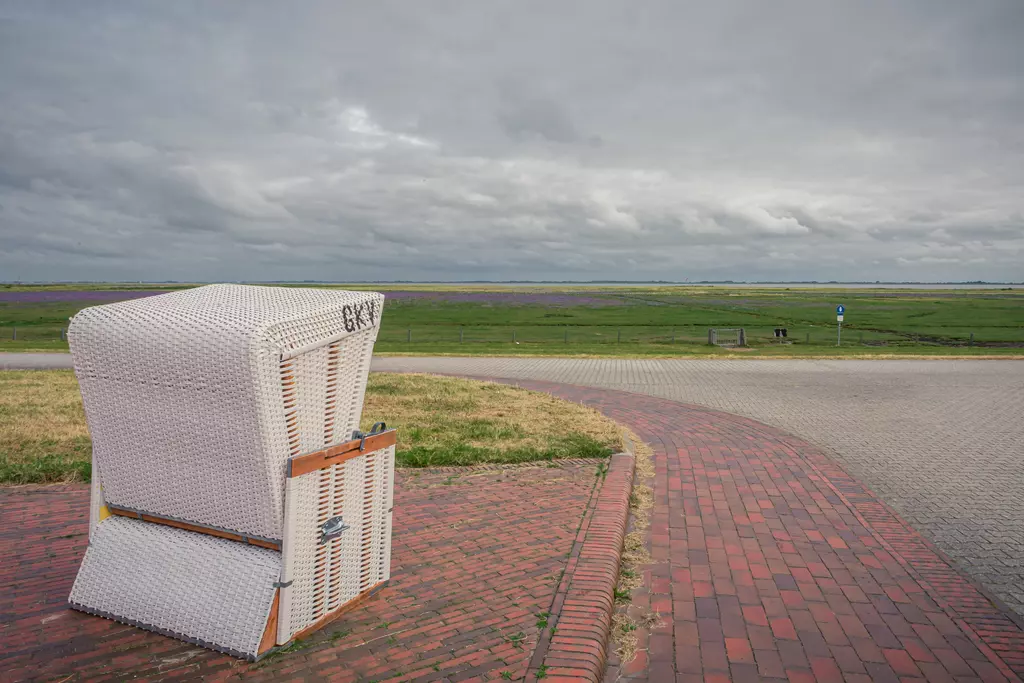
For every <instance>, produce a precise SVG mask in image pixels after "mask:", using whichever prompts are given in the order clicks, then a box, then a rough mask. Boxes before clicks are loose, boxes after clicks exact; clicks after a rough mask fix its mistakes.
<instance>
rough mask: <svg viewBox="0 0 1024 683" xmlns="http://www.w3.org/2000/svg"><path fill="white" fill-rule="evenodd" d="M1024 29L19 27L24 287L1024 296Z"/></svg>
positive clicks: (716, 20) (543, 11)
mask: <svg viewBox="0 0 1024 683" xmlns="http://www.w3.org/2000/svg"><path fill="white" fill-rule="evenodd" d="M1022 35H1024V5H1022V4H1021V3H1020V2H1019V1H1018V0H1003V1H999V0H991V1H987V2H983V3H963V2H952V1H951V0H950V1H948V2H945V1H944V2H939V1H938V0H922V1H918V2H900V3H889V2H881V1H869V2H852V1H851V2H846V3H821V2H812V1H811V0H807V1H806V2H777V3H764V2H758V1H755V0H751V1H750V2H725V3H707V2H700V3H696V2H694V3H689V2H674V1H672V2H670V1H664V2H651V3H631V2H625V1H621V0H617V1H615V2H609V1H606V0H591V1H588V2H579V3H550V2H523V1H521V0H518V1H514V2H513V1H509V2H495V3H456V4H452V3H432V2H425V3H404V2H403V3H398V2H396V3H390V2H373V3H335V2H316V3H310V2H296V3H269V2H244V3H243V2H223V3H208V2H173V3H168V2H139V3H123V2H90V3H74V2H25V3H17V2H4V3H0V281H2V280H18V279H20V280H50V279H60V280H75V279H99V280H122V279H127V280H135V279H146V280H161V279H177V280H204V281H208V280H240V279H245V280H261V279H267V280H269V279H323V280H397V279H402V280H416V279H431V280H458V279H559V280H561V279H673V280H675V279H678V280H682V279H683V278H690V279H705V278H707V279H737V280H738V279H819V280H831V279H847V280H875V279H895V280H974V279H985V280H1013V281H1019V280H1021V279H1024V70H1022V69H1021V66H1022V65H1024V41H1022V40H1021V39H1020V37H1021V36H1022Z"/></svg>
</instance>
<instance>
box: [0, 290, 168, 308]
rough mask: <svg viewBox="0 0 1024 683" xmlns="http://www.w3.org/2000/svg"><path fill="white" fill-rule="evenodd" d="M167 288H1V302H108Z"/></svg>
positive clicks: (138, 296) (149, 294)
mask: <svg viewBox="0 0 1024 683" xmlns="http://www.w3.org/2000/svg"><path fill="white" fill-rule="evenodd" d="M165 293H166V290H152V289H59V290H51V291H47V290H41V291H38V292H31V291H30V292H5V291H3V290H0V303H12V304H42V303H61V302H65V301H96V302H100V303H108V302H111V301H125V300H126V299H141V298H142V297H144V296H153V295H154V294H165Z"/></svg>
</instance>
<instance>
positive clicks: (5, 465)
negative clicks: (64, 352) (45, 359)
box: [0, 370, 92, 483]
mask: <svg viewBox="0 0 1024 683" xmlns="http://www.w3.org/2000/svg"><path fill="white" fill-rule="evenodd" d="M91 451H92V447H91V445H90V441H89V431H88V429H86V426H85V414H84V413H83V412H82V397H81V395H80V394H79V393H78V382H77V381H76V380H75V375H74V374H73V373H72V372H71V371H70V370H26V371H15V370H10V371H4V372H0V482H8V483H24V482H34V481H75V480H81V479H88V476H89V457H90V453H91Z"/></svg>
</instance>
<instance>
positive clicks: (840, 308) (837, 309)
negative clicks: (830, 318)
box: [836, 304, 846, 315]
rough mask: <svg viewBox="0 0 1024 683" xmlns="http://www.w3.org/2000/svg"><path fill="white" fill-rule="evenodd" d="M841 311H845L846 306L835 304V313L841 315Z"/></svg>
mask: <svg viewBox="0 0 1024 683" xmlns="http://www.w3.org/2000/svg"><path fill="white" fill-rule="evenodd" d="M843 313H846V306H843V305H842V304H839V305H838V306H836V315H842V314H843Z"/></svg>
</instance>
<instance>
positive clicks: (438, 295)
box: [384, 291, 626, 306]
mask: <svg viewBox="0 0 1024 683" xmlns="http://www.w3.org/2000/svg"><path fill="white" fill-rule="evenodd" d="M389 299H390V300H392V301H394V300H397V301H426V302H438V303H442V302H443V303H473V304H492V305H496V306H502V305H504V306H524V305H534V306H623V305H625V303H626V302H624V301H622V300H620V299H606V298H603V297H595V296H582V295H581V296H577V295H574V294H556V293H550V292H421V291H417V292H409V291H394V292H388V291H385V292H384V300H385V302H386V301H388V300H389Z"/></svg>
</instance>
